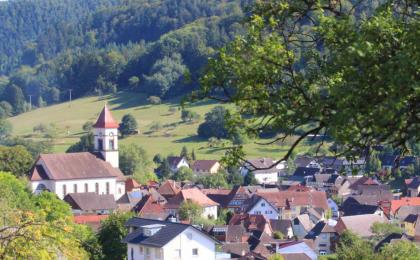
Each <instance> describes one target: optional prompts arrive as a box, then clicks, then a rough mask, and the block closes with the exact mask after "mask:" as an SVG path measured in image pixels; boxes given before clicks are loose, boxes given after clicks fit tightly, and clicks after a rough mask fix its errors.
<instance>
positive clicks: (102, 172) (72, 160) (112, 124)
mask: <svg viewBox="0 0 420 260" xmlns="http://www.w3.org/2000/svg"><path fill="white" fill-rule="evenodd" d="M93 127H94V148H95V152H94V153H90V152H80V153H65V154H41V155H40V156H39V157H38V159H37V160H36V162H35V164H34V166H33V167H32V170H31V172H30V182H31V188H32V191H33V192H34V193H39V192H41V191H43V190H48V191H50V192H54V193H55V194H57V196H58V197H59V198H60V199H63V198H64V197H65V196H66V195H67V194H69V193H85V192H95V193H97V194H111V195H113V196H114V199H115V200H117V199H119V198H120V197H121V196H122V195H123V194H124V193H125V177H124V175H123V174H122V172H121V171H120V170H119V168H118V166H119V161H118V124H117V122H116V121H115V120H114V119H113V117H112V115H111V113H110V111H109V109H108V107H107V106H105V107H104V108H103V110H102V112H101V114H100V115H99V118H98V120H97V121H96V123H95V124H94V125H93Z"/></svg>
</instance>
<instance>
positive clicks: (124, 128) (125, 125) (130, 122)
mask: <svg viewBox="0 0 420 260" xmlns="http://www.w3.org/2000/svg"><path fill="white" fill-rule="evenodd" d="M137 127H138V124H137V120H136V119H135V118H134V116H133V115H131V114H126V115H124V116H123V118H122V120H121V124H120V129H119V130H120V133H121V135H122V136H123V137H126V136H128V135H131V134H133V133H134V132H135V131H137Z"/></svg>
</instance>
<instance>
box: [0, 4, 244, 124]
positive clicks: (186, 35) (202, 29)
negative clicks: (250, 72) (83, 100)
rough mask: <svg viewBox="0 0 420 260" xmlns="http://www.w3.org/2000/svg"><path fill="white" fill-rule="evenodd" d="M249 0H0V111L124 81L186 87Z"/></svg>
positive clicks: (155, 89) (176, 90) (166, 91)
mask: <svg viewBox="0 0 420 260" xmlns="http://www.w3.org/2000/svg"><path fill="white" fill-rule="evenodd" d="M249 3H250V0H230V1H229V0H14V1H7V2H0V21H1V23H0V37H1V41H0V101H1V102H0V117H5V116H11V115H15V114H19V113H22V112H24V111H26V110H28V109H29V105H28V103H29V96H31V97H32V107H34V106H45V105H49V104H53V103H57V102H60V101H63V100H66V99H67V98H68V92H69V91H68V90H69V89H72V94H73V97H75V98H77V97H81V96H85V95H90V94H97V95H99V94H105V93H109V92H115V91H117V90H122V89H128V88H129V89H131V90H132V91H138V92H144V93H146V94H147V95H149V96H150V95H153V96H159V97H161V98H165V97H168V96H174V95H179V94H184V93H188V92H189V91H191V89H193V88H195V87H197V79H198V77H199V75H200V72H201V70H202V68H203V66H204V65H205V64H206V61H207V58H208V57H209V56H211V55H212V54H213V53H214V52H215V50H216V49H217V48H219V47H221V46H223V45H224V44H226V43H227V42H228V41H230V40H231V39H232V38H233V37H234V35H237V34H239V33H241V32H242V30H243V29H242V26H241V21H242V19H243V11H242V10H243V8H244V7H245V6H246V5H248V4H249Z"/></svg>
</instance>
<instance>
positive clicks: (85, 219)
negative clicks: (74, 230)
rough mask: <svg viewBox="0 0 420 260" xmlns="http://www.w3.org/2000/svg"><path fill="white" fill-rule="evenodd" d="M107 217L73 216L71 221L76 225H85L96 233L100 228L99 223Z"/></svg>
mask: <svg viewBox="0 0 420 260" xmlns="http://www.w3.org/2000/svg"><path fill="white" fill-rule="evenodd" d="M108 217H109V215H75V216H73V221H74V223H76V224H81V225H87V226H89V227H91V228H92V230H93V231H95V232H97V231H99V229H100V228H101V222H102V221H104V220H105V219H107V218H108Z"/></svg>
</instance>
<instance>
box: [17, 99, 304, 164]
mask: <svg viewBox="0 0 420 260" xmlns="http://www.w3.org/2000/svg"><path fill="white" fill-rule="evenodd" d="M105 103H107V104H108V106H109V107H110V109H111V111H112V113H113V115H114V117H115V119H116V120H118V121H120V120H121V118H122V117H123V115H124V114H127V113H131V114H132V115H133V116H134V117H135V118H136V119H137V121H138V123H139V126H140V127H139V130H140V133H139V134H138V135H136V136H132V137H129V138H126V139H122V140H121V141H120V143H121V144H123V145H124V144H128V143H136V144H138V145H140V146H142V147H144V148H145V149H146V150H147V152H148V154H149V156H150V157H152V156H153V155H155V154H157V153H161V154H163V155H169V154H171V153H173V154H179V152H180V151H181V149H182V147H183V146H184V145H185V146H187V147H188V149H189V150H190V151H191V150H192V149H195V152H196V155H197V157H198V158H200V159H207V158H209V159H213V158H214V159H219V158H220V157H221V156H223V154H224V152H225V150H224V149H223V148H209V147H208V142H207V140H204V139H201V138H199V137H198V136H197V135H196V133H197V127H198V125H199V123H195V124H185V123H182V121H181V118H180V117H181V112H180V111H179V100H178V99H177V100H171V101H170V102H168V103H164V104H160V105H150V104H148V102H147V101H146V97H145V96H143V95H141V94H137V93H127V92H121V93H118V94H115V95H108V96H103V97H87V98H81V99H77V100H74V101H73V102H72V103H71V105H70V104H69V103H62V104H58V105H54V106H49V107H45V108H40V109H36V110H34V111H31V112H27V113H24V114H21V115H19V116H16V117H12V118H10V119H9V120H10V122H11V123H12V124H13V131H14V132H13V134H14V135H19V136H23V137H25V138H33V139H41V138H42V137H41V135H39V134H36V133H34V131H33V127H34V126H36V125H39V124H45V125H51V124H52V125H53V126H54V127H55V129H56V132H57V134H56V137H55V138H54V151H55V152H64V151H65V150H66V149H67V148H68V147H69V146H70V145H71V144H73V143H75V142H77V141H78V140H79V137H80V135H82V134H83V130H82V125H83V124H84V123H85V122H86V121H92V122H94V121H95V120H96V118H97V117H98V114H99V112H100V111H101V109H102V107H103V106H104V104H105ZM216 105H217V104H215V103H212V102H202V103H198V104H195V105H193V106H191V107H190V108H188V109H191V110H193V111H195V112H197V113H199V114H200V115H201V118H202V120H203V118H204V114H205V113H206V112H208V111H209V110H210V109H211V108H213V107H214V106H216ZM171 107H175V108H177V109H178V110H176V112H174V113H171V112H170V111H169V109H170V108H171ZM153 122H160V123H161V124H162V126H163V128H162V129H161V130H159V131H157V132H153V131H150V126H151V124H152V123H153ZM245 148H246V151H247V153H248V155H249V156H250V157H259V156H270V157H273V158H276V157H279V156H280V155H281V154H283V153H284V151H285V150H286V149H287V147H286V146H279V145H270V146H259V145H256V144H254V143H253V142H251V143H250V144H247V145H246V146H245ZM301 149H305V147H302V148H301Z"/></svg>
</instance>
